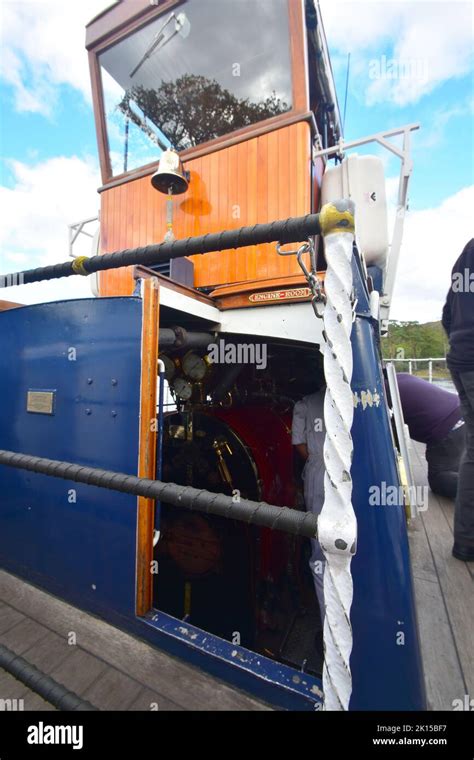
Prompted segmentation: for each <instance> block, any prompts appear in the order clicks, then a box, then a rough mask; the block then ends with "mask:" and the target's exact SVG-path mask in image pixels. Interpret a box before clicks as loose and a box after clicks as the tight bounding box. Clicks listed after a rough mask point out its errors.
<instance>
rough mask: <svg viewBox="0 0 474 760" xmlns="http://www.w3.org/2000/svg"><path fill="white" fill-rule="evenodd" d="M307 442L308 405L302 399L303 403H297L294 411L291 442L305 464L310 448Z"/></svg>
mask: <svg viewBox="0 0 474 760" xmlns="http://www.w3.org/2000/svg"><path fill="white" fill-rule="evenodd" d="M306 441H307V436H306V403H305V401H304V400H303V399H302V400H301V401H297V402H296V404H295V406H294V409H293V421H292V424H291V442H292V444H293V446H294V448H295V449H296V451H297V452H298V454H299V455H300V456H301V457H302V458H303V459H304V461H305V462H306V460H307V459H308V446H307V444H306Z"/></svg>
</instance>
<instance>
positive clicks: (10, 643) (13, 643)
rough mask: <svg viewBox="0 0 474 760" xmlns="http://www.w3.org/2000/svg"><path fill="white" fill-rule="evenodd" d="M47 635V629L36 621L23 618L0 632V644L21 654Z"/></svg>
mask: <svg viewBox="0 0 474 760" xmlns="http://www.w3.org/2000/svg"><path fill="white" fill-rule="evenodd" d="M47 635H48V629H47V628H45V627H44V626H42V625H40V624H39V623H37V622H36V620H31V619H29V618H25V619H24V620H20V622H19V623H17V624H16V625H14V626H13V627H12V628H9V629H8V631H6V632H5V633H1V634H0V644H3V645H4V646H6V647H8V648H9V649H12V650H13V651H14V652H15V654H21V655H22V654H23V653H24V652H26V650H27V649H29V648H30V647H32V646H34V644H37V643H38V642H40V641H41V639H44V638H45V636H47Z"/></svg>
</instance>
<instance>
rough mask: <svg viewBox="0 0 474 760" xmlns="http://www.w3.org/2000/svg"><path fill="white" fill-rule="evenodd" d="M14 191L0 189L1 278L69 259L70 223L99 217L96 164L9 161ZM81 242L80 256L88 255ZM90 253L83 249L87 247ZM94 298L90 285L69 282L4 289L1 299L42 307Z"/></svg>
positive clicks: (68, 160) (77, 160)
mask: <svg viewBox="0 0 474 760" xmlns="http://www.w3.org/2000/svg"><path fill="white" fill-rule="evenodd" d="M8 163H9V167H10V170H11V172H12V175H13V187H11V188H7V187H0V208H1V209H2V216H1V223H0V274H8V273H10V272H16V271H18V270H20V269H31V268H34V267H38V266H46V265H48V264H55V263H58V262H61V261H67V260H68V229H67V226H68V224H71V223H73V222H77V221H80V220H81V219H85V218H87V217H93V216H96V215H97V212H98V209H99V200H100V199H99V197H98V195H97V187H98V186H99V184H100V177H99V173H98V170H97V166H96V162H95V160H92V159H90V160H83V159H81V158H78V157H76V156H73V157H68V158H65V157H57V158H52V159H49V160H47V161H43V162H42V163H38V164H35V165H27V164H24V163H21V162H19V161H9V162H8ZM90 242H91V241H90V239H89V238H83V241H82V246H81V248H77V249H76V250H75V253H76V255H79V254H85V255H87V254H89V253H90ZM84 246H85V248H86V249H87V250H85V248H84ZM90 296H91V290H90V284H89V280H88V279H86V278H81V277H70V278H67V279H61V280H56V281H51V282H45V283H37V284H32V285H23V286H19V287H12V288H8V289H1V290H0V299H3V300H9V301H16V302H19V303H41V302H44V301H53V300H56V299H62V298H85V297H90Z"/></svg>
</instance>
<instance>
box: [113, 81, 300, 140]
mask: <svg viewBox="0 0 474 760" xmlns="http://www.w3.org/2000/svg"><path fill="white" fill-rule="evenodd" d="M132 102H133V103H135V104H136V105H137V106H138V107H139V108H140V109H141V111H142V113H143V114H144V116H145V118H146V119H149V120H150V121H152V122H153V123H154V124H155V125H156V126H157V127H158V128H159V129H160V130H161V131H162V132H163V134H165V135H166V137H167V138H168V139H169V140H170V142H171V144H172V146H173V148H175V150H184V149H185V148H190V147H192V146H194V145H199V144H200V143H203V142H206V141H207V140H212V139H214V138H215V137H219V136H220V135H224V134H227V133H229V132H232V131H234V130H235V129H240V128H241V127H245V126H247V125H248V124H254V123H255V122H257V121H263V120H264V119H269V118H270V117H271V116H277V115H278V114H280V113H284V112H285V111H288V109H289V106H288V104H287V103H285V102H284V101H282V100H281V98H278V97H277V96H276V93H275V92H273V93H272V94H271V95H270V96H269V97H267V98H266V99H265V100H264V101H263V102H261V103H252V101H251V100H249V98H240V99H239V98H237V97H236V96H235V95H233V94H232V93H231V92H229V90H226V89H225V88H223V87H221V85H220V84H219V83H218V82H217V81H216V80H215V79H208V78H207V77H204V76H201V75H197V74H184V75H183V76H181V77H179V78H178V79H176V80H175V81H174V82H162V83H161V84H160V86H159V87H158V89H156V90H155V89H152V88H146V87H143V86H142V85H137V86H134V87H131V88H130V89H129V90H127V91H126V93H125V95H124V97H123V99H122V100H121V102H120V103H119V104H118V108H119V109H120V110H121V111H122V113H124V114H125V116H127V117H128V118H129V119H130V120H131V121H132V122H134V123H135V124H136V125H137V126H139V127H140V128H141V129H144V130H145V131H147V128H146V124H144V123H143V121H142V120H141V119H140V117H139V116H138V114H137V113H136V111H135V110H133V109H132V107H131V103H132Z"/></svg>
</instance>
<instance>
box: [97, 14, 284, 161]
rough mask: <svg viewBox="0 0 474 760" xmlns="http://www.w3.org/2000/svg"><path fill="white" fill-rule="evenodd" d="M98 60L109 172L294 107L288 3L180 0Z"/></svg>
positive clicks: (193, 144) (153, 159)
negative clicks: (164, 150)
mask: <svg viewBox="0 0 474 760" xmlns="http://www.w3.org/2000/svg"><path fill="white" fill-rule="evenodd" d="M99 61H100V64H101V71H102V84H103V89H104V101H105V109H106V118H107V128H108V137H109V145H110V152H111V162H112V167H113V173H114V174H119V173H121V172H124V171H128V170H131V169H134V168H137V167H139V166H143V165H144V164H147V163H150V162H152V161H156V160H157V159H158V158H159V156H160V153H161V150H162V149H164V148H167V147H174V148H175V149H176V150H184V149H186V148H190V147H192V146H195V145H199V144H201V143H203V142H206V141H208V140H212V139H213V138H215V137H219V136H220V135H224V134H228V133H230V132H233V131H234V130H236V129H240V128H242V127H245V126H247V125H249V124H254V123H256V122H259V121H263V120H265V119H268V118H270V117H271V116H276V115H277V114H280V113H284V112H286V111H289V110H290V109H291V108H292V94H291V93H292V91H291V61H290V43H289V30H288V6H287V0H187V2H183V3H180V4H179V5H177V6H175V7H174V9H173V10H172V11H170V12H168V13H165V14H163V15H161V16H159V17H158V18H157V19H155V20H154V21H153V22H152V23H150V24H148V25H147V26H145V27H143V28H142V29H140V30H138V31H137V32H135V33H133V34H131V35H130V36H128V37H127V38H126V39H124V40H122V41H121V42H119V43H117V44H116V45H114V46H112V47H111V48H109V49H108V50H107V51H105V52H104V53H102V54H101V55H100V57H99Z"/></svg>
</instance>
